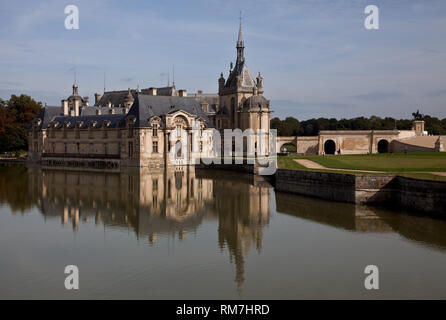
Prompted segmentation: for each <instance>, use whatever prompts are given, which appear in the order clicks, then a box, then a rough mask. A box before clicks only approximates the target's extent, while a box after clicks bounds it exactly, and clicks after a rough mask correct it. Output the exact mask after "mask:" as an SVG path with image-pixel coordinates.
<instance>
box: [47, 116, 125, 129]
mask: <svg viewBox="0 0 446 320" xmlns="http://www.w3.org/2000/svg"><path fill="white" fill-rule="evenodd" d="M125 117H126V115H125V114H106V115H93V116H79V117H70V116H58V117H54V118H53V119H52V121H56V122H58V125H57V128H62V127H63V125H64V123H66V122H69V126H68V128H69V129H74V128H75V125H76V122H78V121H81V122H82V126H80V128H81V129H87V128H88V124H89V122H90V121H95V122H96V125H95V129H98V128H102V123H103V121H105V120H107V121H110V126H109V128H116V126H117V124H118V121H120V123H119V127H125Z"/></svg>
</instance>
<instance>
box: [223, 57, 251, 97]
mask: <svg viewBox="0 0 446 320" xmlns="http://www.w3.org/2000/svg"><path fill="white" fill-rule="evenodd" d="M237 75H240V76H241V78H242V80H241V85H242V88H243V89H247V90H250V91H251V90H252V89H254V87H255V86H256V84H255V82H254V79H253V78H252V77H251V74H250V73H249V71H248V67H247V66H246V63H245V62H244V61H241V62H239V61H237V64H236V65H235V68H234V70H232V72H231V73H230V74H229V77H228V80H226V84H225V88H237Z"/></svg>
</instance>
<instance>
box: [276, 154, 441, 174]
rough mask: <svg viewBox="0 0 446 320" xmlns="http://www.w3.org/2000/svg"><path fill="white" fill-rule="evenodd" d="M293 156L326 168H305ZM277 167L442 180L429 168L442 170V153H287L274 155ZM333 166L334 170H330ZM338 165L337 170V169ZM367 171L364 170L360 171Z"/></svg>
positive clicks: (437, 170)
mask: <svg viewBox="0 0 446 320" xmlns="http://www.w3.org/2000/svg"><path fill="white" fill-rule="evenodd" d="M295 159H308V160H311V161H314V162H316V163H318V164H320V165H322V166H324V167H327V169H308V168H306V167H304V166H302V165H300V164H299V163H297V162H296V161H294V160H295ZM278 164H279V168H283V169H294V170H311V171H328V172H338V173H353V174H355V173H356V174H357V173H358V172H354V171H351V170H366V171H381V172H385V173H390V174H399V175H403V176H408V177H414V178H420V179H430V180H439V181H446V177H445V176H439V175H435V174H432V173H431V172H446V153H440V152H432V153H430V152H423V153H408V154H403V153H393V154H390V153H389V154H372V155H333V156H289V157H279V158H278ZM330 169H337V170H330ZM339 169H340V170H339ZM361 174H367V173H365V172H364V173H361Z"/></svg>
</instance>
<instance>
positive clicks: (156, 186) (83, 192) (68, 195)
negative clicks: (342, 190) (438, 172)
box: [0, 166, 446, 289]
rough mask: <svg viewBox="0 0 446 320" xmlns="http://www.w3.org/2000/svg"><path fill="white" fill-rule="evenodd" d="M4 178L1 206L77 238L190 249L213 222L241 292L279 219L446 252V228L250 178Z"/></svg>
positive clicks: (43, 171) (64, 174) (14, 171)
mask: <svg viewBox="0 0 446 320" xmlns="http://www.w3.org/2000/svg"><path fill="white" fill-rule="evenodd" d="M0 171H1V172H0V173H1V174H0V203H7V204H8V205H9V206H10V208H11V209H12V212H13V213H14V214H16V213H17V212H22V213H23V214H27V213H29V212H32V208H33V207H37V208H38V209H39V212H40V213H41V214H42V215H43V216H44V218H45V220H47V219H60V220H61V223H62V224H63V225H71V226H72V228H73V230H74V232H76V230H78V229H79V228H82V225H83V224H87V223H88V224H90V223H93V222H94V223H95V224H97V225H103V226H104V228H106V229H107V228H114V229H116V228H121V229H125V230H132V231H133V232H134V233H135V234H136V236H137V238H138V239H139V240H141V241H147V242H148V243H150V244H155V243H156V242H157V238H158V240H159V238H160V237H175V238H178V239H179V240H180V241H187V237H188V234H191V233H195V232H196V231H197V230H198V228H199V227H200V225H201V224H202V223H203V222H205V221H206V220H209V221H212V223H216V224H218V246H219V247H220V249H221V251H222V252H224V251H225V250H227V251H228V252H229V258H230V261H231V262H232V263H234V264H235V269H236V272H235V281H236V283H237V286H238V288H239V289H240V288H241V285H242V284H243V282H244V268H245V260H246V258H247V257H248V255H249V254H250V253H251V252H252V251H253V250H257V251H258V253H260V254H261V253H262V240H263V232H264V230H265V227H266V226H267V225H268V224H270V223H272V222H271V220H272V218H271V215H272V216H274V214H276V213H280V214H286V215H290V216H293V217H295V218H299V219H302V220H306V221H312V222H315V223H318V224H324V225H329V226H331V227H335V228H338V229H343V230H349V231H355V232H373V233H376V232H391V233H398V234H400V235H401V236H403V237H404V238H406V239H409V240H413V241H416V242H417V243H423V244H427V245H429V246H435V247H437V248H440V249H442V250H444V249H445V248H446V237H443V236H438V235H440V234H444V233H443V230H445V229H446V222H445V221H438V220H432V219H427V218H420V217H415V216H407V215H399V214H396V213H394V212H391V211H388V210H383V209H377V208H369V207H362V206H356V205H353V204H345V203H333V202H328V201H321V200H317V199H312V198H306V197H298V196H295V195H291V194H284V193H278V192H274V190H273V189H272V186H271V185H270V184H269V183H268V182H266V181H264V180H262V179H263V178H262V177H256V176H252V175H245V174H240V173H233V172H228V171H210V170H199V169H197V170H194V169H193V168H187V167H183V168H182V167H176V168H166V169H161V170H159V171H153V169H150V172H149V171H148V169H138V170H129V169H127V170H125V171H119V170H117V171H110V172H104V171H100V172H99V171H97V172H95V171H88V172H86V171H74V170H68V169H64V170H61V169H60V170H59V169H55V168H45V167H40V166H39V167H34V166H29V167H23V166H12V167H0ZM271 211H273V214H271ZM414 225H417V226H418V227H417V228H413V226H414ZM433 231H435V232H433ZM435 235H437V236H435ZM190 241H194V240H193V239H191V240H190Z"/></svg>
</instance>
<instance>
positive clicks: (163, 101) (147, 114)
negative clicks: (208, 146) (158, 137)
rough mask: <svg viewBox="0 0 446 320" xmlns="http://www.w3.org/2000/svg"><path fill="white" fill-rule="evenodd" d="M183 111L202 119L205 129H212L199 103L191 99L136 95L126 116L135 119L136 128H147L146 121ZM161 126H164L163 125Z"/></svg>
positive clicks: (147, 123)
mask: <svg viewBox="0 0 446 320" xmlns="http://www.w3.org/2000/svg"><path fill="white" fill-rule="evenodd" d="M180 110H182V111H185V112H187V113H189V114H192V115H195V116H197V117H200V118H202V119H204V121H205V125H206V127H209V128H211V127H213V125H212V123H211V122H210V120H209V118H208V117H207V115H206V113H205V112H204V111H203V109H202V108H201V106H200V103H199V102H198V101H197V100H196V99H195V98H193V97H168V96H150V95H144V94H138V95H137V97H136V99H135V102H134V103H133V106H132V108H131V109H130V111H129V113H128V116H130V115H132V116H134V117H135V118H136V122H135V126H136V127H148V126H150V125H149V122H148V119H149V118H151V117H153V116H159V117H161V116H163V115H165V114H169V113H172V112H176V111H180ZM163 125H165V124H164V123H163Z"/></svg>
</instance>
